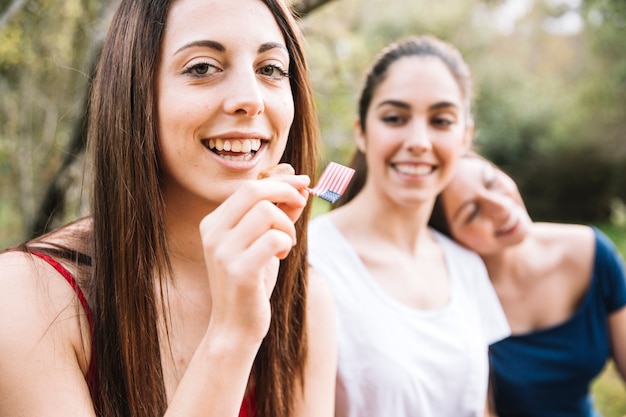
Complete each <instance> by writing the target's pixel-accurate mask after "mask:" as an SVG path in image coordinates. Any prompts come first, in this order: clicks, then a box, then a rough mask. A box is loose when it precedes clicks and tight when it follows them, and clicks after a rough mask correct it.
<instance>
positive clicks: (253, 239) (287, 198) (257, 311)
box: [200, 164, 310, 346]
mask: <svg viewBox="0 0 626 417" xmlns="http://www.w3.org/2000/svg"><path fill="white" fill-rule="evenodd" d="M279 167H281V168H280V169H277V170H276V172H273V173H269V174H262V175H261V176H260V177H262V178H263V179H261V180H257V181H255V180H252V181H249V182H248V183H246V184H245V185H243V186H242V187H240V188H239V189H238V190H237V191H236V192H235V193H234V194H233V195H232V196H231V197H230V198H228V199H227V200H226V201H225V202H224V203H223V204H222V205H221V206H220V207H218V208H217V209H216V210H215V211H213V212H212V213H211V214H209V215H207V216H206V217H205V218H204V219H203V220H202V222H201V224H200V234H201V236H202V244H203V249H204V258H205V263H206V268H207V273H208V277H209V285H210V289H211V299H212V311H211V321H210V325H209V330H210V332H211V333H213V334H217V335H221V336H224V335H230V336H229V337H235V338H236V341H233V342H235V343H237V344H240V343H243V344H249V345H251V346H258V345H259V344H260V343H261V341H262V340H263V337H265V335H266V333H267V331H268V329H269V324H270V317H271V310H270V303H269V298H270V296H271V294H272V291H273V289H274V285H275V284H276V278H277V275H278V267H279V263H280V260H281V259H284V258H285V257H286V256H287V255H288V254H289V252H290V250H291V248H292V247H293V246H294V245H295V244H296V243H297V242H296V230H295V226H294V222H295V221H296V220H297V219H298V218H299V217H300V215H301V214H302V210H303V209H304V207H305V205H306V201H307V198H308V191H307V188H306V187H307V186H308V184H309V182H310V179H309V177H308V176H306V175H294V174H293V169H292V168H291V167H290V166H288V167H289V168H291V170H289V169H286V168H285V167H284V165H283V164H281V165H279Z"/></svg>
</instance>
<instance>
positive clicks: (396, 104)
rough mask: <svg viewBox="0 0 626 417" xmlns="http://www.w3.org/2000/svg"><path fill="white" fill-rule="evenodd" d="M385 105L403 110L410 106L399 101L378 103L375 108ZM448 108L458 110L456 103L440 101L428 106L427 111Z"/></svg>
mask: <svg viewBox="0 0 626 417" xmlns="http://www.w3.org/2000/svg"><path fill="white" fill-rule="evenodd" d="M385 105H389V106H394V107H401V108H404V109H408V108H409V107H410V106H409V104H408V103H405V102H404V101H399V100H385V101H383V102H380V103H379V104H378V106H377V107H382V106H385ZM448 107H454V108H456V109H459V108H460V106H459V105H458V104H456V103H453V102H451V101H440V102H439V103H435V104H433V105H432V106H430V107H429V108H428V109H429V110H439V109H445V108H448Z"/></svg>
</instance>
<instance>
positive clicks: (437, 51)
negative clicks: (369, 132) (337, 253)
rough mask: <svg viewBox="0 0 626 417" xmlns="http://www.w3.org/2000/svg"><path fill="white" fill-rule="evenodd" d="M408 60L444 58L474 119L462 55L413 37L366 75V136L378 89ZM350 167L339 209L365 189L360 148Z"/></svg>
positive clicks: (362, 110)
mask: <svg viewBox="0 0 626 417" xmlns="http://www.w3.org/2000/svg"><path fill="white" fill-rule="evenodd" d="M406 57H435V58H438V59H440V60H441V62H443V63H444V64H445V65H446V67H447V68H448V70H449V71H450V74H452V76H453V77H454V79H455V80H456V82H457V84H458V85H459V88H460V89H461V94H462V95H463V98H464V100H465V108H466V109H467V115H466V116H467V117H468V118H469V119H470V120H471V112H470V106H471V102H472V95H473V92H472V91H473V87H472V75H471V72H470V70H469V66H468V65H467V63H466V62H465V60H464V59H463V56H462V55H461V53H460V52H459V51H458V50H457V49H456V48H455V47H454V46H452V45H451V44H449V43H446V42H444V41H442V40H440V39H437V38H435V37H434V36H431V35H422V36H410V37H408V38H404V39H402V40H399V41H397V42H393V43H391V44H389V45H387V46H386V47H385V48H383V49H382V50H381V51H380V52H379V53H378V55H377V56H376V58H375V59H374V62H373V64H372V65H371V66H370V68H369V70H368V71H367V72H366V75H365V82H364V83H363V88H362V89H361V94H360V96H359V102H358V103H359V108H358V112H359V113H358V116H359V125H360V128H361V131H362V132H363V133H365V121H366V119H367V113H368V111H369V109H370V105H371V103H372V98H373V97H374V94H375V93H376V90H377V89H378V87H379V86H380V85H381V84H382V83H383V81H385V79H386V77H387V74H388V73H389V68H390V67H391V66H392V65H393V64H394V63H395V62H396V61H398V60H400V59H402V58H406ZM350 166H351V167H352V168H354V169H355V171H356V172H355V174H354V176H353V178H352V180H351V181H350V184H349V185H348V188H347V189H346V190H345V192H344V194H343V196H342V197H341V198H340V199H339V200H338V201H337V203H336V204H335V205H334V207H335V208H336V207H340V206H342V205H344V204H346V203H348V202H349V201H350V200H352V199H353V198H354V197H355V196H356V195H357V194H358V193H359V192H360V191H361V190H362V189H363V187H364V186H365V181H366V179H367V161H366V158H365V154H364V153H363V152H361V151H360V150H359V149H357V150H356V151H355V152H354V154H353V155H352V159H351V161H350Z"/></svg>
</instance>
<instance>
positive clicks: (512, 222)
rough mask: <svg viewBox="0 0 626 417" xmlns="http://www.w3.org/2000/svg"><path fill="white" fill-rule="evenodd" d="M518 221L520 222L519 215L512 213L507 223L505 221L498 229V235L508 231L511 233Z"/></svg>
mask: <svg viewBox="0 0 626 417" xmlns="http://www.w3.org/2000/svg"><path fill="white" fill-rule="evenodd" d="M518 223H519V216H518V215H517V213H511V215H510V216H509V218H508V220H507V221H506V223H504V224H503V225H502V227H500V228H499V229H498V230H497V231H496V233H497V234H498V235H505V234H507V233H510V232H511V231H513V229H515V226H517V224H518Z"/></svg>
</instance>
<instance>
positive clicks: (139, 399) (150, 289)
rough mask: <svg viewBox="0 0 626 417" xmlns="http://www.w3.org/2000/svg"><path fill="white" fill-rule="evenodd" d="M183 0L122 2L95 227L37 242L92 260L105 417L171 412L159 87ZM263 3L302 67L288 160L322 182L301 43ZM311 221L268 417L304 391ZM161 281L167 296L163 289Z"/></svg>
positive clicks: (102, 77)
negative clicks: (170, 25)
mask: <svg viewBox="0 0 626 417" xmlns="http://www.w3.org/2000/svg"><path fill="white" fill-rule="evenodd" d="M173 1H175V0H150V1H148V0H122V1H121V3H120V5H119V7H118V9H117V11H116V13H115V15H114V17H113V20H112V23H111V26H110V29H109V32H108V35H107V37H106V39H105V41H104V46H103V49H102V54H101V57H100V61H99V65H98V68H97V73H96V76H95V79H94V82H93V86H92V92H91V100H90V103H89V104H90V108H89V126H88V127H89V133H88V150H89V156H90V158H91V162H92V167H91V168H92V171H93V172H92V175H93V186H92V193H91V194H92V195H91V202H92V210H93V217H92V226H90V227H89V229H88V230H87V231H81V232H79V233H77V237H76V238H75V239H74V238H73V239H66V238H65V236H66V234H65V232H64V231H63V229H61V230H59V231H56V232H53V233H52V234H50V235H48V236H47V237H43V238H42V239H39V240H38V241H37V242H35V243H36V244H39V243H41V242H43V243H46V239H47V238H51V240H53V241H56V240H58V239H59V238H60V239H61V241H63V242H67V247H66V248H61V249H59V250H57V249H55V250H53V251H52V252H53V253H54V254H55V255H57V256H59V257H62V258H64V259H65V260H67V261H71V262H74V263H75V264H76V263H77V260H78V259H80V260H81V263H80V265H81V268H77V271H78V280H79V282H80V283H81V286H82V287H83V288H84V289H85V291H86V292H87V294H88V299H89V301H90V306H91V308H92V310H93V317H94V338H93V341H92V351H93V355H92V361H95V366H96V368H97V372H96V381H95V384H92V385H91V387H90V389H91V390H92V396H93V397H94V399H95V402H96V408H97V410H96V411H97V414H98V415H100V416H106V417H113V416H115V417H117V416H125V417H126V416H128V417H131V416H132V417H155V416H159V415H163V413H164V411H165V409H166V407H167V400H166V395H165V387H164V381H163V370H162V367H161V357H160V347H159V337H158V330H157V329H158V328H157V321H158V313H159V312H158V307H157V301H156V300H158V299H159V298H160V297H162V296H163V293H164V291H165V288H164V280H163V278H164V276H165V275H166V274H168V272H169V271H170V261H169V254H168V247H167V240H166V236H165V232H164V228H165V222H164V211H165V208H164V202H163V198H162V190H161V182H160V181H161V175H162V172H161V166H160V163H159V147H158V120H157V106H156V87H155V85H156V81H155V80H156V71H157V68H158V67H159V60H160V48H161V43H162V39H163V34H164V29H165V27H166V26H167V19H166V18H167V13H168V10H169V7H170V5H171V3H172V2H173ZM262 1H263V3H264V4H265V5H266V6H267V7H268V9H269V10H270V11H271V12H272V14H273V15H274V18H275V19H276V22H277V24H278V26H279V27H280V30H281V32H282V34H283V36H284V38H285V42H286V46H287V49H288V51H289V55H290V58H291V59H290V68H289V74H290V84H291V90H292V95H293V100H294V107H295V116H294V120H293V123H292V126H291V131H290V133H289V139H288V143H287V146H286V149H285V152H284V154H283V157H282V160H281V162H288V163H290V164H291V165H292V166H293V167H294V169H295V171H296V172H297V173H299V174H307V175H309V176H310V177H313V176H314V175H315V166H316V161H317V159H316V158H317V150H318V146H319V145H318V140H319V135H318V130H317V129H318V127H317V119H316V114H315V107H314V101H313V95H312V91H311V87H310V82H309V74H308V68H307V64H306V61H305V56H304V51H303V41H302V35H301V33H300V30H299V28H298V25H297V21H296V20H295V17H294V15H293V14H292V11H291V9H290V7H289V6H288V5H287V3H286V2H285V1H283V0H262ZM309 212H310V205H308V206H307V207H306V208H305V210H304V212H303V213H302V215H301V216H300V219H299V220H298V221H297V222H296V225H295V226H296V233H297V241H298V245H297V246H296V247H294V248H293V249H292V251H291V252H290V254H289V256H288V257H287V258H286V259H285V260H283V261H282V262H281V265H280V269H279V276H278V281H277V284H276V287H275V289H274V292H273V294H272V297H271V300H270V302H271V309H272V318H271V324H270V328H269V331H268V334H267V336H266V337H265V339H264V341H263V343H262V345H261V347H260V350H259V352H258V354H257V357H256V359H255V362H254V364H253V368H252V375H251V379H250V381H251V382H250V383H249V387H251V386H252V385H253V389H254V412H255V416H258V417H287V416H290V415H291V414H292V411H293V408H294V399H295V398H296V397H297V392H296V390H297V389H302V387H303V384H304V367H305V362H306V358H307V335H306V328H305V323H306V317H305V311H306V309H305V301H306V293H307V262H306V253H307V245H306V242H307V236H306V233H307V229H306V219H307V218H308V216H309ZM88 224H89V223H88ZM66 229H67V228H66ZM46 245H47V246H48V247H49V246H50V245H49V244H47V243H46ZM46 245H44V246H46ZM56 246H57V245H55V247H56ZM28 247H29V246H28V245H26V246H25V247H24V248H25V249H26V250H28ZM31 247H33V246H32V245H31ZM44 250H47V249H44ZM48 252H50V250H48ZM155 280H158V281H159V283H160V286H159V287H158V288H160V290H158V289H157V290H156V291H155V285H154V282H155ZM158 291H160V292H161V293H160V294H159V293H158ZM92 365H93V363H92ZM251 384H252V385H251Z"/></svg>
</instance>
